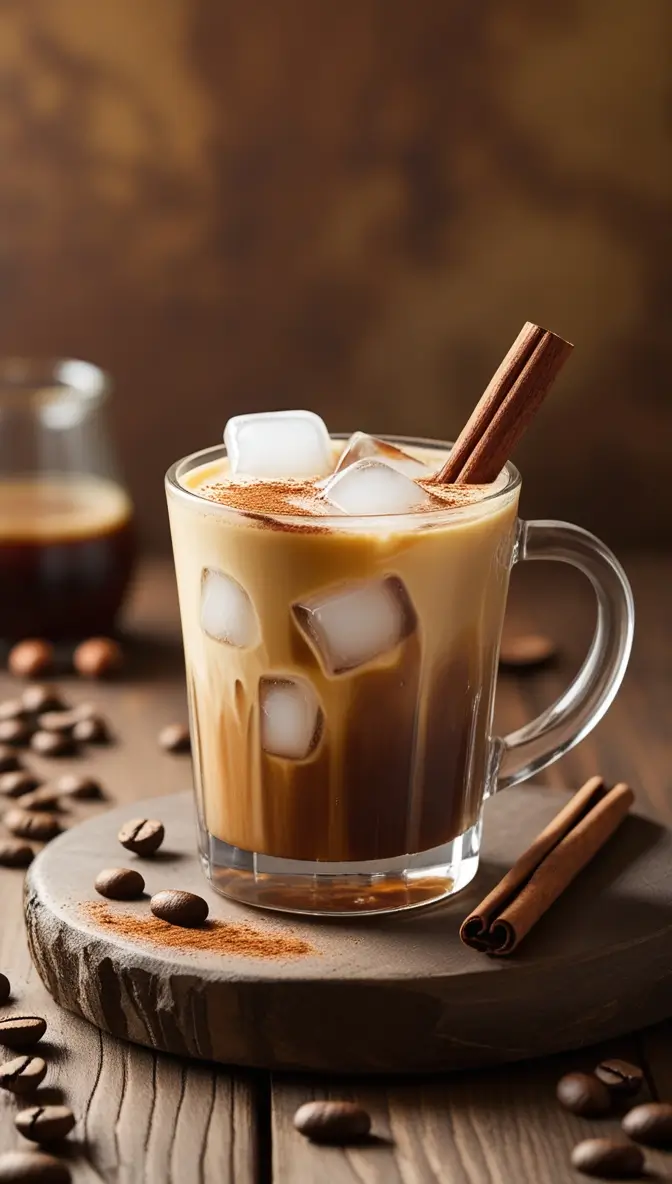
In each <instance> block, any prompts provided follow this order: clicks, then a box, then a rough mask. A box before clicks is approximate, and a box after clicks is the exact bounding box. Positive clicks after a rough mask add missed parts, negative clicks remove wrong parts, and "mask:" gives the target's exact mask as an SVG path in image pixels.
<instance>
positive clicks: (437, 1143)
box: [272, 1037, 669, 1184]
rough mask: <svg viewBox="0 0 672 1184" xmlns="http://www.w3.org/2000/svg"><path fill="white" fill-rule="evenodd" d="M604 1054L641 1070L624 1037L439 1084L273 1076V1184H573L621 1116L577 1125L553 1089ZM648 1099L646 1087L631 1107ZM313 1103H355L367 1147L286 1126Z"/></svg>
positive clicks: (655, 1168) (655, 1156)
mask: <svg viewBox="0 0 672 1184" xmlns="http://www.w3.org/2000/svg"><path fill="white" fill-rule="evenodd" d="M604 1056H622V1057H625V1058H627V1059H629V1060H633V1061H635V1062H637V1063H641V1052H640V1050H639V1049H638V1046H637V1042H636V1038H632V1037H631V1038H627V1039H623V1040H620V1041H612V1042H609V1043H608V1044H604V1045H600V1046H598V1047H596V1048H594V1049H589V1050H584V1051H583V1052H580V1053H571V1054H566V1055H562V1056H557V1057H550V1058H545V1059H544V1060H543V1061H527V1062H521V1063H519V1064H516V1065H509V1066H506V1067H505V1068H499V1069H492V1070H481V1071H478V1072H474V1071H469V1072H464V1073H459V1074H455V1075H453V1076H451V1077H449V1078H443V1079H441V1080H437V1079H426V1078H424V1079H416V1080H414V1079H412V1078H411V1079H407V1080H406V1081H401V1080H397V1081H391V1082H380V1081H371V1082H366V1081H364V1082H362V1081H353V1080H345V1081H343V1082H340V1083H325V1082H323V1081H311V1082H308V1081H299V1080H297V1079H292V1078H282V1077H276V1079H275V1081H274V1090H273V1127H272V1130H273V1148H274V1177H273V1178H274V1180H277V1181H282V1182H284V1181H285V1180H301V1184H323V1181H324V1180H329V1184H332V1182H333V1184H362V1181H366V1184H379V1182H380V1184H388V1182H390V1184H443V1181H447V1180H450V1182H451V1184H509V1182H510V1181H513V1180H520V1181H528V1180H530V1181H532V1180H543V1181H544V1182H545V1184H570V1182H573V1181H576V1179H577V1176H576V1173H575V1172H574V1171H573V1170H572V1168H571V1166H570V1163H569V1157H570V1154H571V1150H572V1148H573V1147H574V1145H575V1144H576V1143H577V1142H579V1141H580V1140H581V1139H586V1138H590V1137H592V1136H598V1135H606V1136H611V1137H617V1136H619V1134H620V1111H618V1110H617V1111H616V1112H615V1113H614V1114H613V1115H612V1116H609V1117H607V1118H601V1119H594V1120H588V1119H585V1118H578V1117H576V1116H575V1115H573V1114H568V1113H567V1112H566V1111H564V1110H563V1109H562V1108H561V1107H560V1106H559V1105H558V1103H557V1102H556V1100H555V1086H556V1083H557V1081H558V1078H559V1077H561V1076H562V1074H563V1073H566V1072H569V1071H570V1070H575V1069H584V1070H586V1071H590V1070H591V1069H592V1068H594V1066H595V1064H596V1063H597V1061H598V1060H600V1059H601V1058H602V1057H604ZM652 1096H653V1095H652V1093H651V1091H650V1090H649V1089H648V1087H645V1088H644V1089H643V1090H642V1093H641V1095H640V1096H639V1097H638V1099H637V1100H638V1101H639V1100H641V1101H647V1100H649V1099H650V1098H651V1097H652ZM312 1098H334V1099H347V1100H351V1101H357V1102H360V1103H361V1104H362V1105H363V1106H365V1107H366V1108H367V1109H368V1110H369V1112H370V1114H371V1116H372V1120H373V1125H372V1130H373V1134H374V1140H373V1141H372V1142H371V1143H370V1144H363V1145H361V1146H359V1147H347V1148H337V1147H321V1146H316V1145H314V1144H311V1143H310V1142H308V1141H307V1140H305V1139H304V1138H303V1137H302V1136H301V1135H299V1134H297V1132H296V1131H295V1130H294V1128H293V1124H292V1119H293V1115H294V1113H295V1111H296V1109H297V1108H298V1107H299V1106H300V1105H301V1104H302V1103H303V1102H306V1101H310V1100H311V1099H312ZM647 1164H648V1167H649V1168H650V1170H651V1171H652V1172H659V1173H660V1178H665V1179H666V1178H667V1175H666V1174H665V1170H666V1169H668V1168H669V1157H666V1156H665V1155H664V1154H663V1153H661V1152H655V1151H647Z"/></svg>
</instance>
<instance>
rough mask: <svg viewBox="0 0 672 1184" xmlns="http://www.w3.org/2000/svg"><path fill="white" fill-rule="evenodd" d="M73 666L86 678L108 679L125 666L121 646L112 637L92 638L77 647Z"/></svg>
mask: <svg viewBox="0 0 672 1184" xmlns="http://www.w3.org/2000/svg"><path fill="white" fill-rule="evenodd" d="M72 661H73V665H74V667H75V670H76V671H77V673H78V674H82V675H83V676H84V677H85V678H107V677H108V675H110V674H115V673H116V672H117V671H118V670H121V667H122V666H123V664H124V655H123V653H122V649H121V646H120V645H119V644H118V643H117V642H116V641H113V640H112V638H111V637H90V638H89V640H88V641H83V642H82V643H81V645H78V646H77V649H76V650H75V652H74V654H73V658H72Z"/></svg>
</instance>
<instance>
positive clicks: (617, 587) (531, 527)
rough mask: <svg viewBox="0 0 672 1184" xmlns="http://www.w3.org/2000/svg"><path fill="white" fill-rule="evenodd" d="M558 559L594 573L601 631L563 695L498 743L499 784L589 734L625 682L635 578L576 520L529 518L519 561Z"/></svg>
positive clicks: (530, 772)
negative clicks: (578, 524)
mask: <svg viewBox="0 0 672 1184" xmlns="http://www.w3.org/2000/svg"><path fill="white" fill-rule="evenodd" d="M522 559H557V560H560V561H561V562H563V563H571V564H572V566H573V567H578V569H579V571H582V572H583V573H584V575H587V576H588V579H589V580H590V582H591V584H592V585H593V588H594V589H595V595H596V596H597V626H596V629H595V636H594V637H593V641H592V644H591V647H590V649H589V651H588V655H587V657H586V660H585V662H584V663H583V666H582V667H581V669H580V670H579V672H578V674H577V676H576V678H575V679H574V681H573V682H572V683H571V684H570V686H569V687H568V688H567V690H566V691H565V692H564V693H563V694H562V695H561V696H560V698H559V699H558V700H557V701H556V702H555V703H554V704H553V705H552V706H551V707H549V708H548V709H547V710H546V711H544V712H543V713H542V714H541V715H539V716H537V718H536V719H535V720H532V722H531V723H529V724H526V725H525V727H523V728H519V729H518V731H517V732H511V733H510V734H509V735H508V736H504V737H503V738H502V739H499V740H496V741H495V746H496V747H495V754H494V756H495V761H496V762H497V764H498V777H497V789H498V790H499V789H505V788H506V787H507V786H509V785H516V784H517V783H518V782H519V781H524V780H525V779H526V778H527V777H531V776H532V775H533V774H534V773H538V772H539V770H540V769H544V768H545V767H546V765H550V764H552V762H553V761H555V760H557V759H558V757H560V756H562V755H563V754H564V753H565V752H568V751H569V749H570V748H573V747H574V745H575V744H578V743H579V741H580V740H583V738H584V736H587V735H588V732H590V731H591V730H592V729H593V728H594V727H595V725H596V724H597V723H598V722H599V720H600V719H601V718H602V716H603V715H604V713H605V711H606V710H607V708H608V707H609V705H610V703H611V702H612V700H613V698H614V696H615V695H616V692H617V691H618V688H619V687H620V685H621V682H622V681H623V675H624V674H625V670H626V667H627V665H628V658H629V657H630V650H631V649H632V636H633V632H634V626H635V606H634V601H633V598H632V590H631V588H630V584H629V582H628V578H627V576H626V574H625V572H624V571H623V568H622V567H621V565H620V563H619V562H618V560H617V559H616V556H615V555H613V554H612V553H611V551H610V550H609V549H608V547H605V545H604V543H601V542H600V540H599V539H597V538H595V535H592V534H589V533H588V531H587V530H582V529H581V528H580V527H579V526H572V525H571V524H570V523H569V522H521V523H520V532H519V536H518V544H517V548H516V551H515V552H514V562H519V561H520V560H522Z"/></svg>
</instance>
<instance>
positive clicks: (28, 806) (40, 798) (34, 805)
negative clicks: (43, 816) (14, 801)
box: [21, 785, 61, 810]
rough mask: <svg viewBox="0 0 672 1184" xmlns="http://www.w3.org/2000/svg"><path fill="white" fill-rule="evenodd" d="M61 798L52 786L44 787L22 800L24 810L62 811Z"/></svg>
mask: <svg viewBox="0 0 672 1184" xmlns="http://www.w3.org/2000/svg"><path fill="white" fill-rule="evenodd" d="M60 808H61V806H60V796H59V794H57V793H56V790H55V789H53V788H52V786H50V785H42V786H40V788H39V789H34V790H33V791H32V793H26V794H24V796H23V797H22V798H21V809H22V810H60Z"/></svg>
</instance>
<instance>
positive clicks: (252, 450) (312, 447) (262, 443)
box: [224, 411, 333, 478]
mask: <svg viewBox="0 0 672 1184" xmlns="http://www.w3.org/2000/svg"><path fill="white" fill-rule="evenodd" d="M224 443H225V444H226V451H227V454H228V457H229V464H230V466H231V473H232V474H233V475H235V474H237V473H240V474H243V475H245V476H248V477H277V478H283V477H324V476H326V475H327V473H330V472H331V470H332V467H333V454H332V450H331V441H330V440H329V433H328V431H327V429H326V427H325V424H324V422H323V420H321V419H320V417H319V415H315V414H314V413H313V412H312V411H267V412H261V413H259V414H255V415H234V417H233V419H230V420H229V422H228V423H227V425H226V428H225V429H224Z"/></svg>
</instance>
